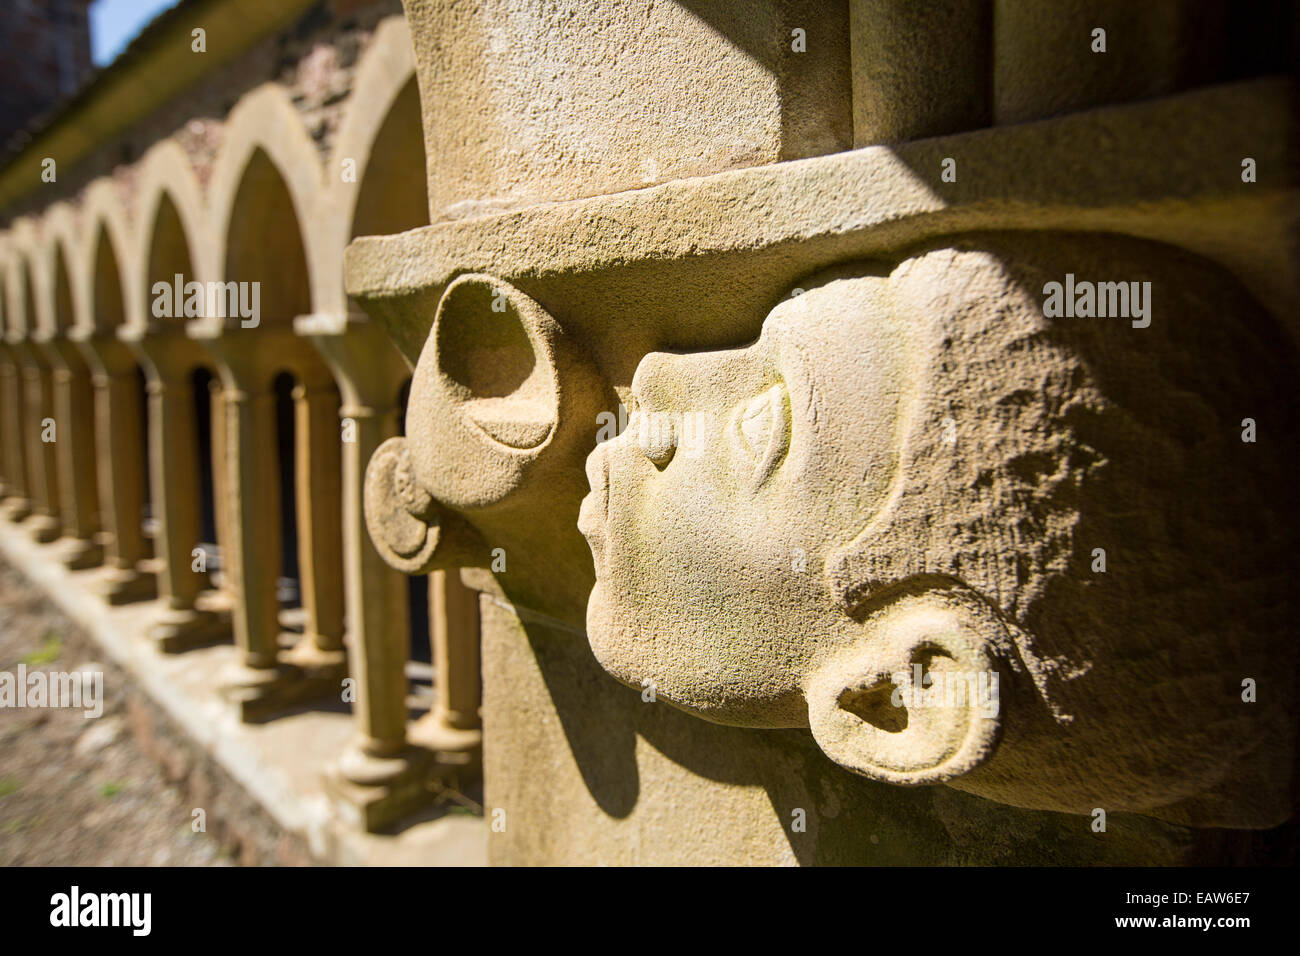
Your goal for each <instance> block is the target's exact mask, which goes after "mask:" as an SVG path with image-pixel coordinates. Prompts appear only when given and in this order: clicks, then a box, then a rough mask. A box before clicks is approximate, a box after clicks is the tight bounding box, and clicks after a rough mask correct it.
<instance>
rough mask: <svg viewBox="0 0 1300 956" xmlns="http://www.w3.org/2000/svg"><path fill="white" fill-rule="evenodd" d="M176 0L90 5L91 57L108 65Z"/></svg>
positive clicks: (107, 0)
mask: <svg viewBox="0 0 1300 956" xmlns="http://www.w3.org/2000/svg"><path fill="white" fill-rule="evenodd" d="M175 5H176V0H95V2H94V3H92V4H91V6H90V56H91V59H92V60H94V62H95V66H107V65H108V64H109V63H112V62H113V59H114V58H115V57H116V56H117V55H118V54H119V53H121V52H122V51H123V50H124V49H126V45H127V44H128V43H130V42H131V41H132V40H133V39H134V38H135V35H136V34H137V33H139V32H140V31H141V30H142V29H144V27H145V26H146V25H148V23H149V21H150V20H152V19H153V18H154V17H156V16H157V15H158V14H160V13H162V12H163V11H164V10H166V9H167V8H168V7H174V6H175Z"/></svg>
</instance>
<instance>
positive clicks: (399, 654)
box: [342, 407, 411, 755]
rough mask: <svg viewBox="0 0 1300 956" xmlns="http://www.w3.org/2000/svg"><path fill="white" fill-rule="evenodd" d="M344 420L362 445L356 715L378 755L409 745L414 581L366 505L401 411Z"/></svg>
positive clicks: (355, 598)
mask: <svg viewBox="0 0 1300 956" xmlns="http://www.w3.org/2000/svg"><path fill="white" fill-rule="evenodd" d="M342 413H343V414H344V416H345V417H348V418H351V419H352V420H353V421H354V422H355V423H356V431H355V437H356V441H352V442H344V443H343V501H344V508H343V519H344V524H343V539H344V554H345V555H346V565H345V575H346V578H347V598H348V620H349V625H350V626H349V641H350V643H351V647H350V648H349V654H348V659H349V662H350V667H351V671H352V675H353V677H354V678H355V679H356V690H357V697H356V701H355V703H354V705H353V713H354V714H355V715H356V719H357V723H358V725H359V729H360V731H361V734H362V738H363V739H362V744H361V745H362V748H363V749H364V750H365V751H366V752H368V753H371V754H376V755H383V754H393V753H397V752H398V751H400V750H401V749H402V748H403V747H404V746H405V744H406V716H407V715H406V660H407V658H408V657H409V655H410V644H411V637H410V627H411V625H410V605H409V602H408V598H407V583H406V576H405V575H403V574H401V573H399V572H397V571H394V570H393V569H392V568H390V567H389V566H388V565H387V564H385V563H384V560H383V558H381V557H380V556H379V552H378V551H376V550H375V547H374V545H373V544H372V543H371V541H370V535H369V534H368V533H367V531H366V522H365V515H364V514H363V512H362V509H361V499H362V486H363V484H364V480H365V470H366V465H367V464H368V463H369V461H370V456H371V455H373V454H374V452H375V449H376V448H378V447H379V446H380V445H381V444H382V443H383V442H384V441H386V440H387V439H389V438H391V437H392V436H394V435H396V434H397V416H398V409H396V408H389V409H384V410H382V411H375V410H372V409H369V408H358V407H345V408H344V409H343V412H342Z"/></svg>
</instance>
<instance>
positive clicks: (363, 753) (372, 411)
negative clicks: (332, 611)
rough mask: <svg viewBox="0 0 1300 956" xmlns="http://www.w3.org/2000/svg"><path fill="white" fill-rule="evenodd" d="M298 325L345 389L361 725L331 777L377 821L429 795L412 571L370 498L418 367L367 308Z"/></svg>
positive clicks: (371, 823) (349, 573)
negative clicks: (371, 527) (371, 474)
mask: <svg viewBox="0 0 1300 956" xmlns="http://www.w3.org/2000/svg"><path fill="white" fill-rule="evenodd" d="M295 328H296V330H297V331H298V333H299V334H301V335H306V336H308V337H309V338H310V339H311V341H312V343H313V344H314V345H315V346H316V347H317V349H319V351H320V353H321V354H322V355H323V356H324V358H325V361H326V363H327V364H328V365H329V367H330V369H331V371H332V372H333V373H334V377H335V379H336V380H337V381H338V383H339V390H340V391H341V393H342V396H343V404H342V406H341V407H340V409H339V415H340V417H341V419H342V422H343V432H342V434H343V442H342V449H343V455H342V467H343V475H342V477H343V480H342V500H341V504H342V514H343V522H342V533H343V555H344V565H343V576H344V592H345V595H346V606H347V621H348V634H347V643H348V660H349V668H350V670H349V673H350V676H351V677H352V679H353V681H354V686H353V689H354V694H355V696H354V698H353V701H352V713H353V717H354V719H355V721H356V725H357V734H356V737H355V738H354V739H353V741H352V743H351V744H350V745H349V746H348V748H347V750H345V751H344V752H343V753H342V754H341V755H340V757H339V761H338V764H337V765H336V766H335V767H334V768H333V770H332V771H331V773H330V775H329V778H328V779H329V782H330V785H331V790H332V791H333V793H334V794H335V796H336V797H337V798H338V799H339V800H340V801H341V803H342V807H343V810H344V812H347V813H350V814H355V815H356V816H358V817H359V822H360V823H361V824H362V825H363V826H365V827H366V828H368V829H371V830H374V829H378V828H380V827H382V826H384V825H386V824H387V823H390V822H392V821H393V820H395V819H397V818H398V817H400V816H401V815H402V814H404V813H406V812H408V811H409V810H410V809H412V808H413V807H415V806H417V805H418V804H419V803H420V802H422V801H424V800H427V799H428V797H429V789H428V787H427V786H426V784H425V781H426V777H427V775H428V773H429V771H430V769H431V764H432V762H431V760H430V758H429V754H428V753H427V752H426V751H424V750H422V749H419V748H415V747H412V746H411V745H410V742H409V741H408V739H407V708H406V693H407V684H406V662H407V659H408V658H409V657H410V650H411V647H410V645H411V638H410V606H409V598H408V593H407V583H406V577H405V576H404V575H402V574H400V573H399V572H397V571H394V570H393V569H392V568H390V567H389V566H388V565H387V564H386V563H385V562H384V560H383V558H381V557H380V556H379V552H378V551H376V550H375V547H374V545H373V543H372V542H371V540H370V535H369V533H368V532H367V531H366V523H365V515H364V513H363V510H362V505H361V501H362V489H363V487H364V484H365V470H366V465H367V463H368V462H369V461H370V457H371V455H373V454H374V452H375V449H377V448H378V447H379V446H380V445H381V444H383V443H384V442H385V441H387V440H388V439H389V438H392V437H394V436H395V435H397V434H398V430H399V415H400V413H401V409H400V408H399V407H398V406H397V396H398V391H399V388H400V383H401V382H403V381H404V380H405V379H406V377H407V375H408V374H409V369H408V368H407V366H406V364H405V363H404V362H403V361H402V359H401V357H400V356H399V355H398V353H397V351H396V350H395V349H394V348H393V346H392V344H391V343H390V341H389V340H388V338H387V336H385V335H384V333H383V331H382V330H381V329H380V327H379V326H378V325H376V324H374V323H371V322H369V321H368V320H367V319H366V317H365V316H364V315H357V314H353V315H349V316H342V315H313V316H302V317H300V318H299V319H298V320H297V321H296V322H295ZM336 427H337V426H336Z"/></svg>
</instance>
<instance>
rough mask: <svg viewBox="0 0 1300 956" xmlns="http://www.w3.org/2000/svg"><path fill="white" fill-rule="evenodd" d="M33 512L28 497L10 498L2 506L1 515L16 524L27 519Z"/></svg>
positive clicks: (0, 508)
mask: <svg viewBox="0 0 1300 956" xmlns="http://www.w3.org/2000/svg"><path fill="white" fill-rule="evenodd" d="M31 513H32V503H31V502H30V501H28V500H27V499H26V498H10V499H8V500H7V501H5V503H4V506H3V507H0V516H3V517H5V518H7V519H9V520H10V521H12V522H14V523H15V524H17V523H19V522H22V521H26V520H27V519H28V518H29V517H30V516H31Z"/></svg>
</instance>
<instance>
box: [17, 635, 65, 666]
mask: <svg viewBox="0 0 1300 956" xmlns="http://www.w3.org/2000/svg"><path fill="white" fill-rule="evenodd" d="M62 653H63V638H61V637H59V635H57V634H47V635H45V644H44V645H43V646H42V647H41V649H40V650H39V651H32V652H31V653H30V654H24V655H23V663H24V664H26V665H28V666H29V667H43V666H44V665H46V664H53V663H54V662H55V661H57V660H58V659H59V655H60V654H62Z"/></svg>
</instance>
